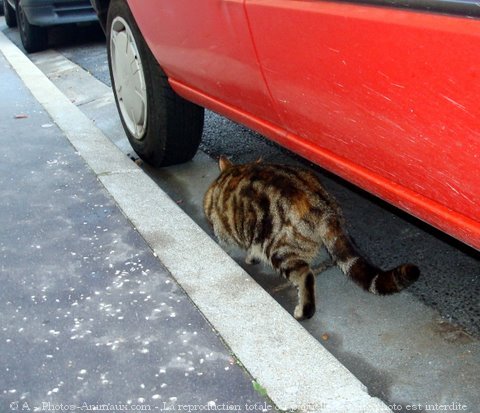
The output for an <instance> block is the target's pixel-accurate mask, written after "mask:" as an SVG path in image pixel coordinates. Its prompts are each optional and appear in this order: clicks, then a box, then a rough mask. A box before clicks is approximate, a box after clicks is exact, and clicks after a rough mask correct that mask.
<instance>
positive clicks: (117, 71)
mask: <svg viewBox="0 0 480 413" xmlns="http://www.w3.org/2000/svg"><path fill="white" fill-rule="evenodd" d="M110 53H111V56H110V58H111V64H112V74H113V83H114V85H115V92H116V96H117V102H118V106H119V108H120V113H121V116H122V118H123V120H124V122H125V125H126V127H127V129H128V130H129V132H130V133H131V135H132V136H133V137H134V138H135V139H137V140H142V139H143V137H144V136H145V130H146V127H147V89H146V87H145V75H144V72H143V65H142V61H141V59H140V54H139V53H138V48H137V44H136V42H135V38H134V37H133V34H132V31H131V29H130V27H129V25H128V23H127V22H126V21H125V19H123V18H121V17H116V18H115V19H114V20H113V22H112V26H111V31H110Z"/></svg>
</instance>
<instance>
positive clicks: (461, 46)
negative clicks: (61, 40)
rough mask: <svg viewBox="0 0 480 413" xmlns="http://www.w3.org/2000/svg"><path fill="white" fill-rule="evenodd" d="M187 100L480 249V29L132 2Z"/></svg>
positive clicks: (279, 0)
mask: <svg viewBox="0 0 480 413" xmlns="http://www.w3.org/2000/svg"><path fill="white" fill-rule="evenodd" d="M129 5H130V7H131V9H132V12H133V14H134V16H135V18H136V20H137V22H138V25H139V27H140V30H141V31H142V33H143V35H144V37H145V39H146V41H147V43H148V44H149V46H150V48H151V50H152V52H153V53H154V55H155V56H156V58H157V60H158V61H159V63H160V64H161V65H162V67H163V68H164V69H165V71H166V73H167V74H168V75H169V78H170V83H171V84H172V87H173V88H174V89H175V90H176V91H177V92H178V93H179V94H180V95H182V96H184V97H186V98H187V99H189V100H192V101H194V102H196V103H198V104H201V105H203V106H206V107H208V108H210V109H212V110H215V111H217V112H219V113H221V114H224V115H226V116H228V117H230V118H232V119H234V120H236V121H238V122H242V123H244V124H246V125H247V126H249V127H251V128H253V129H256V130H258V131H259V132H260V133H262V134H264V135H266V136H268V137H270V138H271V139H273V140H275V141H277V142H279V143H280V144H282V145H284V146H286V147H288V148H289V149H291V150H293V151H295V152H297V153H299V154H301V155H302V156H304V157H306V158H308V159H310V160H312V161H314V162H316V163H318V164H319V165H321V166H323V167H325V168H326V169H328V170H330V171H333V172H334V173H337V174H338V175H340V176H342V177H343V178H345V179H347V180H349V181H351V182H354V183H355V184H357V185H359V186H360V187H362V188H364V189H366V190H368V191H370V192H372V193H374V194H376V195H377V196H379V197H381V198H383V199H385V200H387V201H389V202H391V203H393V204H394V205H396V206H398V207H400V208H402V209H404V210H406V211H408V212H409V213H411V214H413V215H415V216H417V217H419V218H421V219H423V220H424V221H426V222H428V223H430V224H432V225H434V226H436V227H437V228H440V229H442V230H444V231H445V232H447V233H449V234H451V235H453V236H455V237H457V238H458V239H460V240H462V241H464V242H465V243H467V244H469V245H471V246H473V247H475V248H477V249H480V208H479V206H480V195H479V194H480V191H479V188H480V176H479V175H478V174H477V173H476V169H477V168H476V167H477V165H478V163H479V162H478V161H479V156H480V106H479V105H478V104H476V102H477V101H478V97H479V96H480V83H479V82H478V76H479V74H480V73H479V69H480V42H479V37H480V22H479V21H478V20H475V19H467V18H463V17H458V16H456V17H455V16H449V15H441V14H435V13H427V12H424V11H422V12H419V11H408V10H404V9H398V8H391V7H377V6H372V5H365V4H355V3H347V2H330V1H293V0H223V1H222V0H217V1H207V0H198V1H196V2H194V3H192V2H189V1H186V0H177V1H175V2H168V1H153V0H129Z"/></svg>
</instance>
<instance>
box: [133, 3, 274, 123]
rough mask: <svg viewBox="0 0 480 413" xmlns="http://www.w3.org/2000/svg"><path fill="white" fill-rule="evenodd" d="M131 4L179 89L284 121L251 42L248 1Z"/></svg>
mask: <svg viewBox="0 0 480 413" xmlns="http://www.w3.org/2000/svg"><path fill="white" fill-rule="evenodd" d="M128 3H129V5H130V8H131V10H132V13H133V15H134V16H135V19H136V20H137V22H138V23H139V26H140V28H141V31H142V34H143V36H144V37H145V40H146V41H147V43H148V45H149V46H150V49H151V50H152V52H153V54H154V55H155V57H156V58H157V60H158V61H159V62H160V63H161V65H162V68H163V69H164V70H165V72H166V73H167V75H168V76H169V80H170V83H171V84H172V86H173V88H174V89H175V90H177V91H178V92H180V93H181V94H182V95H183V96H185V97H187V98H190V99H191V100H194V101H199V100H201V103H202V104H205V101H206V100H208V102H209V103H210V104H207V105H208V106H209V107H215V108H219V107H220V108H221V107H222V106H223V105H224V104H225V103H226V102H228V106H229V108H230V112H232V111H235V108H238V109H239V110H240V109H241V111H242V112H246V113H255V114H256V115H257V116H260V117H262V118H263V119H266V120H269V121H271V122H277V121H278V120H277V117H276V114H275V111H274V109H273V108H272V104H271V100H270V97H269V95H268V91H267V89H266V86H265V82H264V80H263V78H262V76H261V72H260V69H259V65H258V62H257V58H256V55H255V50H254V47H253V44H252V41H251V36H250V32H249V27H248V24H247V19H246V14H245V8H244V0H129V2H128ZM199 96H201V99H199ZM220 110H221V109H220ZM233 117H234V116H233Z"/></svg>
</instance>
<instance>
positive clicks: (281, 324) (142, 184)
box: [0, 33, 390, 413]
mask: <svg viewBox="0 0 480 413" xmlns="http://www.w3.org/2000/svg"><path fill="white" fill-rule="evenodd" d="M0 51H1V52H2V53H3V55H4V56H5V58H6V59H7V60H8V61H9V63H10V64H11V66H12V67H13V68H14V70H15V71H16V72H17V74H18V75H19V76H20V78H21V79H22V81H23V82H24V83H25V85H26V86H27V87H28V89H29V90H30V91H31V93H32V94H33V96H34V97H35V98H36V99H37V100H38V101H39V102H40V103H41V104H42V105H43V106H44V108H45V109H46V111H47V112H48V113H49V114H50V116H51V117H52V119H53V120H54V121H55V123H56V124H57V125H58V126H59V127H60V129H62V131H63V132H64V133H65V135H66V136H67V138H68V139H69V140H70V142H71V143H72V145H73V146H74V147H75V148H76V149H77V151H78V152H79V154H80V155H81V156H82V157H83V158H84V159H85V161H86V163H87V164H88V165H89V166H90V167H91V168H92V170H93V171H94V172H95V173H96V174H97V176H98V179H99V180H100V181H101V182H102V184H103V185H104V186H105V188H106V189H107V191H108V192H109V193H110V194H111V195H112V196H113V198H114V199H115V201H116V203H117V204H118V205H119V207H120V208H121V209H122V210H123V212H124V214H125V215H126V216H127V217H128V218H129V219H130V221H131V222H132V223H133V225H134V226H135V227H136V228H137V230H138V231H139V233H140V234H141V235H142V236H143V237H144V239H145V240H146V241H147V243H148V244H149V245H150V246H151V248H152V249H153V251H154V252H155V253H156V254H157V256H158V258H159V259H160V261H161V262H162V263H163V264H164V265H165V266H166V267H167V269H168V270H169V271H170V272H171V274H172V275H173V276H174V277H175V279H176V280H177V282H178V283H179V284H180V285H181V286H182V288H183V289H184V290H185V291H186V292H187V294H188V295H189V296H190V298H191V299H192V300H193V301H194V303H195V304H196V305H197V307H198V308H199V309H200V311H201V312H202V313H203V314H204V316H205V317H206V318H207V319H208V320H209V322H210V323H211V324H212V325H213V327H214V328H215V329H216V330H217V331H218V333H219V334H220V336H221V337H222V338H223V339H224V341H225V342H226V343H227V345H228V346H230V348H231V350H232V351H233V352H234V353H235V354H236V356H237V357H238V359H239V360H240V362H241V363H242V364H243V365H244V366H245V368H246V369H247V370H248V371H249V372H250V374H251V375H252V376H253V377H255V378H256V380H257V381H258V383H260V384H261V385H262V386H263V387H264V388H265V389H266V391H267V393H268V395H269V397H270V398H271V399H272V401H273V402H274V403H275V404H276V405H277V406H278V408H280V409H282V410H290V409H291V410H300V411H309V412H310V411H316V412H329V413H343V412H345V413H354V412H358V413H376V412H390V410H389V409H388V407H387V406H386V405H385V404H384V403H383V402H381V401H380V400H379V399H376V398H373V397H370V396H369V395H368V393H367V390H366V388H365V386H363V385H362V384H361V383H360V381H358V380H357V379H356V378H355V377H354V376H353V375H352V374H351V373H350V372H349V371H348V370H347V369H346V368H345V367H343V366H342V365H341V364H340V363H339V362H338V361H337V360H336V359H335V358H334V357H333V356H332V355H331V354H330V353H329V352H328V351H327V350H325V349H324V348H323V347H322V346H321V345H320V344H319V343H318V342H317V341H316V340H315V339H314V338H313V337H312V336H311V335H310V334H309V333H308V332H307V331H306V330H305V329H304V328H303V327H302V326H301V324H299V323H298V322H297V321H296V320H295V319H293V317H292V316H291V315H290V314H288V313H287V312H286V311H285V310H284V309H283V308H282V307H281V306H280V305H279V304H278V303H277V302H276V301H275V300H274V299H273V298H271V297H270V295H268V294H267V293H266V292H265V291H264V290H263V289H262V288H261V287H260V286H259V285H258V284H257V283H256V282H255V281H253V280H252V279H251V278H250V277H249V275H248V274H247V273H246V272H245V271H244V270H243V269H242V268H240V267H239V266H238V265H237V264H236V263H235V262H234V261H233V260H232V259H231V258H230V257H229V256H228V255H227V254H226V253H225V252H224V251H223V250H222V249H221V248H220V247H219V246H218V245H217V244H216V243H215V242H214V241H212V240H211V239H210V238H209V237H208V236H207V235H206V234H205V233H204V232H203V231H202V230H201V229H200V228H199V227H198V226H197V224H195V223H194V222H193V221H192V220H191V219H190V218H189V217H188V216H187V215H186V214H185V213H183V212H182V211H181V209H180V208H179V207H178V205H176V204H175V203H174V202H173V201H172V200H171V199H170V198H169V197H168V196H167V195H166V194H165V193H164V192H163V191H162V190H161V189H160V188H159V187H158V186H157V185H156V184H155V183H154V182H153V181H152V180H151V179H150V178H149V177H148V176H147V175H146V174H144V173H143V172H142V171H141V169H140V168H138V167H137V165H135V164H134V163H133V162H131V161H130V160H129V159H128V158H127V157H126V156H125V155H124V154H122V153H121V152H120V150H119V149H117V147H115V145H114V144H113V143H111V141H110V140H109V139H108V138H106V137H105V136H104V135H103V133H102V132H101V131H100V130H99V129H98V128H96V127H95V125H94V124H93V123H92V122H91V121H90V120H89V119H88V118H87V117H86V116H85V115H84V114H83V113H82V112H81V111H80V110H79V109H78V108H77V107H76V106H75V105H74V104H73V103H71V102H70V101H69V100H68V98H66V97H65V96H64V95H63V94H62V93H61V92H60V91H59V90H58V89H57V88H56V87H55V86H54V85H53V84H52V83H51V82H50V80H48V79H47V78H46V77H45V75H44V74H43V73H42V72H41V71H40V70H39V69H38V68H37V67H36V66H35V65H34V64H33V63H32V62H31V61H30V60H29V59H28V58H27V57H26V56H25V55H24V54H23V53H22V52H21V51H20V50H19V49H18V48H17V47H16V46H14V45H13V43H11V42H10V41H9V40H8V39H7V38H6V37H5V36H4V35H3V33H0Z"/></svg>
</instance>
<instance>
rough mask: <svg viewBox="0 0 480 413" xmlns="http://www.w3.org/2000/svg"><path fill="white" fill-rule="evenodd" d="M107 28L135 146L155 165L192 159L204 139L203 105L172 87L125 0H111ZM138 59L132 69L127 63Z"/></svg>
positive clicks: (119, 100) (115, 82)
mask: <svg viewBox="0 0 480 413" xmlns="http://www.w3.org/2000/svg"><path fill="white" fill-rule="evenodd" d="M106 33H107V52H108V63H109V68H110V76H111V79H112V87H113V90H114V94H115V101H116V104H117V108H118V112H119V114H120V119H121V121H122V124H123V128H124V129H125V132H126V134H127V137H128V139H129V141H130V144H131V145H132V147H133V149H134V150H135V152H136V153H137V154H138V155H139V156H140V158H141V159H143V160H144V161H145V162H147V163H149V164H151V165H154V166H168V165H174V164H178V163H182V162H186V161H189V160H190V159H192V158H193V156H194V155H195V153H196V152H197V149H198V145H199V144H200V140H201V137H202V131H203V120H204V109H203V108H202V107H200V106H197V105H195V104H193V103H191V102H188V101H187V100H185V99H183V98H181V97H180V96H178V95H177V94H176V93H175V92H174V91H173V89H172V88H171V87H170V85H169V83H168V79H167V76H166V75H165V73H164V72H163V70H162V69H161V67H160V65H159V64H158V62H157V61H156V59H155V57H154V56H153V54H152V53H151V51H150V49H149V48H148V46H147V44H146V43H145V41H144V39H143V37H142V35H141V33H140V30H139V29H138V26H137V24H136V22H135V20H134V18H133V16H132V13H131V11H130V9H129V7H128V5H127V4H126V2H124V1H122V0H112V2H111V3H110V6H109V10H108V17H107V26H106ZM133 59H134V60H135V65H134V67H135V68H134V69H133V70H132V65H131V64H122V63H125V62H127V61H128V62H132V61H134V60H133ZM127 66H128V67H127ZM129 92H130V93H129ZM132 92H133V93H132ZM132 96H133V97H132Z"/></svg>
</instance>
